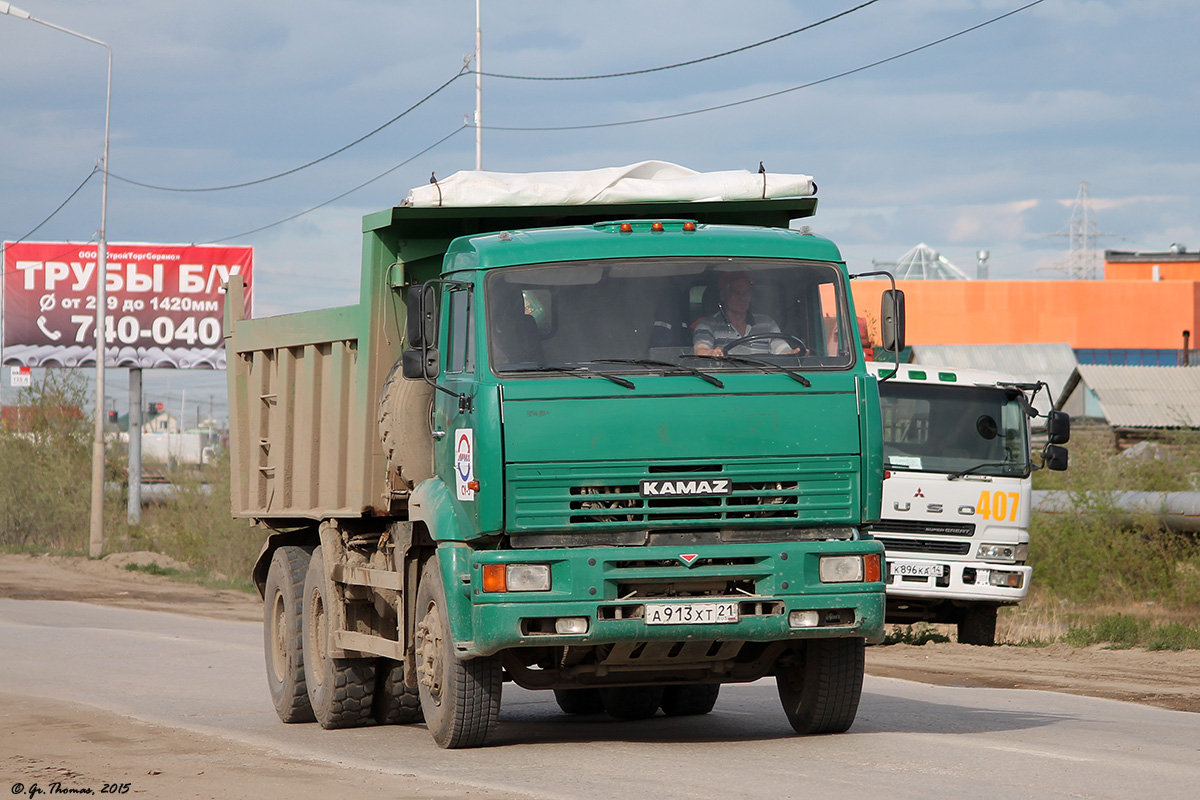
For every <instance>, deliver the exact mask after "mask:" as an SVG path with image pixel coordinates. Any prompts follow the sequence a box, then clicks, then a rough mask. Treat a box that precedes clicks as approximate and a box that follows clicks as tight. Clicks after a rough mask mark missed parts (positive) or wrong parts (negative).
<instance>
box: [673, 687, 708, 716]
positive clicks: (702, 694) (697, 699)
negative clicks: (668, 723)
mask: <svg viewBox="0 0 1200 800" xmlns="http://www.w3.org/2000/svg"><path fill="white" fill-rule="evenodd" d="M720 694H721V684H719V683H685V684H681V685H678V686H668V687H666V688H665V689H663V699H662V710H663V713H664V714H666V715H667V716H668V717H694V716H697V715H699V714H707V713H708V712H710V711H712V710H713V706H715V705H716V704H717V696H718V695H720Z"/></svg>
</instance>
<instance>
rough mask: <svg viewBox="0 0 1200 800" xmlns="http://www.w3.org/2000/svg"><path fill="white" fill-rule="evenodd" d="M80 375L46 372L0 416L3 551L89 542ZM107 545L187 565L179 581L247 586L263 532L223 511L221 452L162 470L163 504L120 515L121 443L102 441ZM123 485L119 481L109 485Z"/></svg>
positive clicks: (69, 547) (225, 479) (88, 453)
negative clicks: (210, 460) (133, 516)
mask: <svg viewBox="0 0 1200 800" xmlns="http://www.w3.org/2000/svg"><path fill="white" fill-rule="evenodd" d="M87 388H88V387H87V383H86V381H85V380H84V379H83V377H82V376H81V375H80V374H79V373H78V372H75V371H71V370H50V369H47V370H44V374H43V376H42V377H41V379H40V380H39V381H38V382H37V383H36V384H35V385H34V386H33V387H31V388H29V389H25V390H22V391H21V393H20V394H19V396H18V398H17V403H16V407H17V410H16V411H14V412H12V413H11V414H10V415H8V416H6V417H5V424H0V549H3V550H6V551H9V552H34V553H44V552H54V553H59V554H64V555H66V554H70V555H74V554H86V553H87V552H88V550H89V546H88V545H89V535H90V527H91V525H90V522H91V503H92V498H91V485H92V438H93V434H94V428H93V425H94V420H93V418H92V417H91V415H90V411H88V410H87V406H88V403H89V402H90V400H91V398H90V397H89V396H88V392H87ZM106 450H107V452H106V458H107V461H108V465H107V468H106V472H107V474H106V486H107V488H106V497H105V508H104V531H105V552H106V553H110V552H119V551H132V550H153V551H155V552H159V553H163V554H165V555H168V556H171V557H172V558H175V559H177V560H179V561H185V562H187V563H188V565H189V566H190V567H191V570H190V571H188V572H186V573H181V574H180V575H178V576H173V577H179V578H180V579H187V580H194V581H198V582H201V583H207V584H210V585H216V586H236V587H238V588H245V589H249V588H250V586H251V584H250V580H249V576H250V569H251V567H252V566H253V564H254V559H255V558H256V557H257V555H258V551H259V548H260V547H261V545H262V542H263V540H264V539H265V537H266V534H265V532H263V531H260V530H255V529H254V528H253V527H252V526H251V525H250V523H249V522H248V521H247V520H235V519H233V516H232V514H231V512H230V508H231V504H230V499H229V472H230V466H229V462H228V459H227V458H226V459H218V460H217V462H216V463H214V464H210V465H207V466H205V467H204V468H202V469H199V470H195V469H190V468H187V469H178V470H172V471H171V472H170V473H168V478H170V479H171V481H172V483H173V484H174V485H175V488H176V490H177V493H176V496H175V497H174V498H173V499H172V500H171V501H169V502H166V503H161V504H151V505H147V506H145V507H144V508H143V513H142V523H141V524H140V525H136V526H131V525H129V523H128V520H127V516H128V515H127V495H126V491H125V488H124V487H125V480H126V478H125V476H126V470H125V463H126V456H125V448H124V447H123V446H121V445H118V444H114V443H113V442H109V443H108V446H107V448H106ZM114 487H120V488H114Z"/></svg>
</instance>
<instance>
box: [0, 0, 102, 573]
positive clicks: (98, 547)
mask: <svg viewBox="0 0 1200 800" xmlns="http://www.w3.org/2000/svg"><path fill="white" fill-rule="evenodd" d="M0 14H8V15H10V16H13V17H18V18H19V19H27V20H29V21H30V22H36V23H37V24H39V25H45V26H46V27H47V28H53V29H54V30H56V31H62V32H63V33H66V34H70V35H71V36H74V37H76V38H78V39H84V40H86V41H89V42H92V43H93V44H98V45H100V46H101V47H103V48H104V49H105V50H107V51H108V92H107V94H106V95H105V99H104V156H103V158H102V159H101V162H100V164H101V168H102V175H101V177H102V179H103V185H102V188H101V190H100V245H99V247H98V248H97V250H96V398H95V407H96V419H95V438H94V439H93V441H92V521H91V529H90V530H91V533H90V536H89V539H88V552H89V554H90V555H91V557H92V558H99V557H100V554H101V553H102V552H103V551H104V416H105V415H104V329H105V316H106V313H107V309H106V307H105V304H106V303H107V297H106V290H107V287H106V286H105V280H106V276H107V273H108V240H107V232H106V231H107V227H108V129H109V118H110V115H111V113H112V48H111V47H109V46H108V45H107V44H106V43H105V42H102V41H100V40H99V39H93V38H92V37H91V36H84V35H83V34H82V33H77V32H75V31H73V30H69V29H67V28H63V27H61V26H59V25H55V24H54V23H52V22H46V21H45V20H42V19H38V18H37V17H34V16H31V15H30V13H29V12H28V11H22V10H21V9H19V8H15V7H14V6H12V5H11V4H9V3H6V2H2V1H0Z"/></svg>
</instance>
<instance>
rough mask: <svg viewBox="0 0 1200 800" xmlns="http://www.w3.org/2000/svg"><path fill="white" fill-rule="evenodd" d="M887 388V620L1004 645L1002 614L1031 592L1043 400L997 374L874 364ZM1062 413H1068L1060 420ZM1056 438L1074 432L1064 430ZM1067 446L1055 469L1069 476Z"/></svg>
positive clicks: (1054, 460) (883, 533)
mask: <svg viewBox="0 0 1200 800" xmlns="http://www.w3.org/2000/svg"><path fill="white" fill-rule="evenodd" d="M868 370H870V372H871V373H872V374H874V375H876V376H877V377H879V378H881V379H883V380H881V383H880V387H879V388H880V403H881V407H882V415H883V417H882V418H883V445H884V459H885V470H886V472H885V480H884V505H883V515H882V516H883V518H882V519H881V520H880V521H879V523H878V524H877V525H876V526H875V527H874V532H875V537H876V538H877V539H878V540H879V541H880V542H882V543H883V545H884V548H885V550H886V552H887V569H886V576H885V579H886V581H887V621H888V622H891V623H902V624H905V623H912V622H918V621H925V622H936V623H952V624H956V625H957V630H958V640H959V642H962V643H966V644H978V645H990V644H994V643H995V635H996V633H995V632H996V615H997V610H998V609H999V608H1000V607H1001V606H1006V605H1016V604H1017V603H1019V602H1021V600H1023V599H1024V598H1025V596H1026V594H1027V593H1028V591H1029V582H1030V579H1031V577H1032V575H1033V570H1032V568H1031V567H1030V566H1029V565H1028V564H1027V563H1026V562H1027V561H1028V560H1029V517H1030V510H1031V509H1030V489H1031V475H1032V473H1033V470H1034V469H1036V468H1038V467H1037V466H1036V465H1035V461H1034V458H1033V455H1034V454H1033V452H1032V450H1031V444H1030V420H1031V418H1032V417H1034V416H1036V412H1035V411H1034V410H1033V406H1032V397H1033V393H1034V392H1036V391H1037V389H1038V388H1039V387H1038V385H1037V384H1031V383H1021V382H1020V381H1018V379H1016V378H1014V377H1012V376H1007V375H1002V374H999V373H994V372H986V371H981V370H969V369H957V368H949V367H939V366H930V365H922V364H902V365H900V366H899V367H896V366H895V365H893V364H888V363H884V362H871V363H869V364H868ZM1052 413H1057V412H1052ZM1052 423H1053V426H1054V429H1055V431H1054V439H1052V441H1056V442H1057V441H1065V439H1063V438H1062V434H1061V433H1060V431H1061V429H1062V427H1063V426H1064V425H1067V424H1068V423H1067V422H1066V421H1064V419H1063V418H1062V417H1061V416H1056V417H1055V418H1054V419H1053V420H1052ZM1051 446H1052V447H1055V448H1057V449H1056V450H1054V451H1051V452H1050V453H1049V455H1051V456H1052V457H1051V458H1049V459H1048V460H1047V464H1048V466H1050V468H1052V469H1053V468H1063V467H1065V465H1066V453H1065V451H1061V452H1059V451H1060V450H1061V448H1059V447H1058V445H1057V443H1055V444H1052V445H1051Z"/></svg>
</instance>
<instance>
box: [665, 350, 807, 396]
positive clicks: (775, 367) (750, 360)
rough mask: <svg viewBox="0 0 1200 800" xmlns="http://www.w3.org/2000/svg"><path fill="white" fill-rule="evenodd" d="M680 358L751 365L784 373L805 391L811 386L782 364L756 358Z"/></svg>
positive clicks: (802, 377) (803, 378) (687, 356)
mask: <svg viewBox="0 0 1200 800" xmlns="http://www.w3.org/2000/svg"><path fill="white" fill-rule="evenodd" d="M680 358H711V359H714V360H716V361H732V362H734V363H735V364H753V365H755V366H759V367H766V368H767V369H773V370H775V371H776V372H785V373H787V375H788V377H790V378H791V379H792V380H794V381H796V382H797V383H799V384H800V385H801V386H803V387H804V388H806V389H807V388H809V387H811V386H812V381H810V380H809V379H808V378H806V377H804V376H803V375H801V374H800V373H799V372H796V371H794V370H791V369H788V368H787V367H785V366H783V365H782V364H772V363H771V362H770V361H760V360H759V359H757V358H746V357H745V356H729V355H725V356H711V355H709V356H701V355H686V354H685V355H682V356H680Z"/></svg>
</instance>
